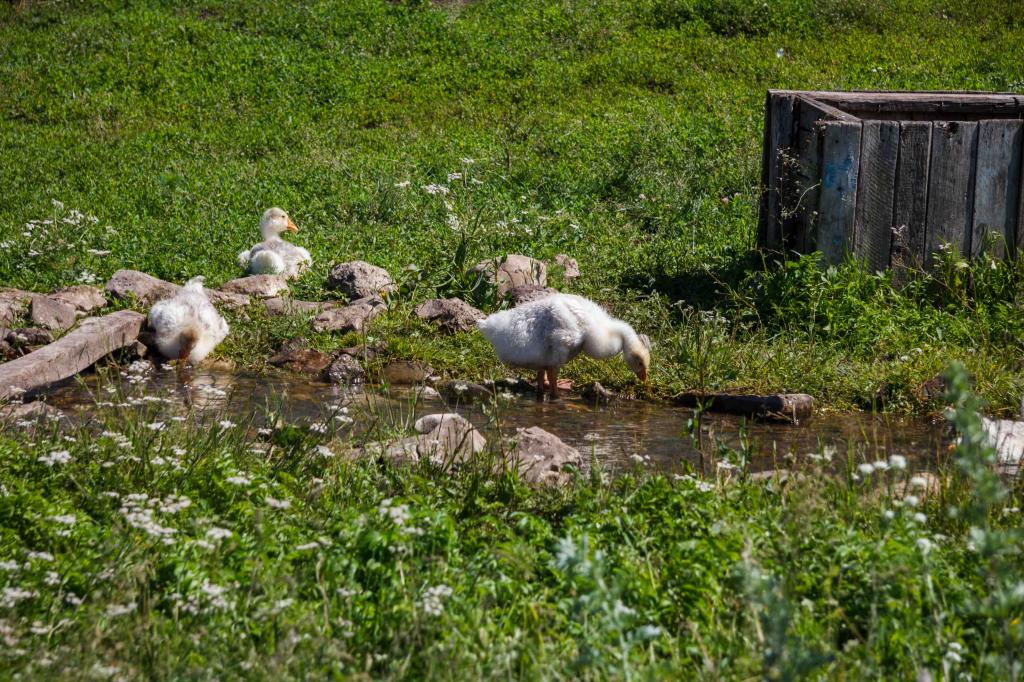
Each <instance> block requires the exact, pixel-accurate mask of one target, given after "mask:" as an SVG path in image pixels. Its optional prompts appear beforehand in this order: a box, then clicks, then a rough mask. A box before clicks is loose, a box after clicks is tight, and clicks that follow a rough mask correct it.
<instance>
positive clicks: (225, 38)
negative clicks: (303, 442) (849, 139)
mask: <svg viewBox="0 0 1024 682" xmlns="http://www.w3.org/2000/svg"><path fill="white" fill-rule="evenodd" d="M823 35H827V39H823V38H822V36H823ZM1022 37H1024V25H1022V22H1021V20H1020V18H1019V13H1017V12H1015V11H1014V10H1012V9H1011V8H1008V7H1007V6H1006V3H1002V2H995V1H994V0H991V1H989V0H982V1H980V2H966V1H964V0H947V1H945V2H942V1H939V0H903V1H901V2H897V3H883V2H859V1H855V0H827V1H825V2H811V1H810V0H782V1H779V2H771V3H767V4H765V3H758V2H747V1H745V0H644V1H641V2H625V1H613V2H559V3H544V2H527V3H522V2H515V3H513V2H505V1H498V0H488V1H485V2H469V3H445V4H441V5H433V4H431V3H426V2H411V3H388V2H380V1H377V0H373V1H371V0H357V1H354V2H345V3H327V2H311V3H304V4H301V5H295V4H292V3H260V5H259V6H258V7H252V6H250V3H232V2H209V3H190V4H185V5H178V4H175V5H172V4H161V3H156V2H148V3H126V4H121V3H106V4H100V3H57V2H39V3H36V2H24V3H14V4H10V3H4V4H3V5H2V6H0V82H2V83H3V84H4V85H3V87H2V88H0V186H2V187H3V188H4V200H3V201H2V202H0V230H2V235H3V238H2V239H0V241H2V242H3V243H4V244H5V245H6V246H5V248H4V249H3V250H2V251H0V281H2V282H4V283H5V284H8V285H11V286H18V287H24V288H30V289H35V290H47V289H51V288H53V287H56V286H59V285H65V284H70V283H74V282H76V281H79V280H81V279H83V278H86V279H89V278H91V277H95V278H96V279H97V280H98V281H102V280H104V279H105V278H106V277H108V276H109V275H110V274H111V273H112V272H113V271H114V270H116V269H117V268H121V267H130V268H137V269H140V270H144V271H147V272H150V273H152V274H154V275H156V276H159V277H162V278H165V279H170V280H174V281H183V280H184V279H186V278H188V277H191V276H193V275H196V274H204V275H206V276H207V277H208V280H209V282H210V283H211V284H214V285H215V284H217V283H219V282H222V281H225V280H227V279H229V278H232V277H234V276H236V275H238V274H239V272H238V269H237V265H236V263H235V255H236V254H237V253H238V252H239V251H240V250H242V249H243V248H246V247H248V246H249V245H250V244H251V243H252V242H253V241H254V240H255V238H256V225H257V220H258V217H259V214H260V212H261V211H262V210H263V209H264V208H266V207H268V206H271V205H280V206H283V207H284V208H286V209H287V210H288V211H289V212H290V213H291V215H292V216H293V217H294V219H295V221H296V222H297V223H298V225H299V226H300V228H301V230H302V231H301V232H300V233H299V234H298V235H297V236H296V241H297V242H298V243H300V244H302V245H304V246H306V247H308V248H309V249H310V250H311V251H312V253H313V255H314V258H315V262H316V265H315V267H314V269H313V270H312V271H311V272H310V273H309V274H307V275H306V276H305V277H304V278H303V279H302V280H301V281H300V282H299V283H297V284H296V286H294V287H293V291H294V293H295V295H297V296H300V297H303V298H322V297H325V296H327V295H328V292H326V291H324V288H323V285H324V282H325V276H326V273H327V271H328V269H329V267H330V265H331V264H332V263H336V262H341V261H345V260H350V259H355V258H361V259H365V260H368V261H371V262H373V263H375V264H378V265H381V266H383V267H386V268H387V269H388V270H390V271H391V272H392V273H393V274H394V275H395V276H396V277H397V278H399V279H401V280H403V281H405V282H406V283H407V284H408V286H407V288H406V291H407V295H406V296H405V297H404V298H403V299H402V300H401V301H399V302H398V304H397V305H396V307H395V310H394V311H392V312H391V314H389V316H388V317H386V318H384V319H382V320H381V321H380V323H379V327H380V330H381V331H380V332H376V333H377V334H378V335H381V336H384V337H387V338H388V340H392V339H391V337H394V339H393V340H394V341H395V343H394V344H393V345H394V347H395V349H396V351H395V352H396V353H400V354H401V355H403V356H405V357H414V358H420V359H426V360H429V361H430V362H432V363H434V364H435V366H436V367H437V369H439V370H441V371H443V372H446V373H449V374H452V375H455V374H458V375H460V376H462V377H464V378H482V377H484V376H487V375H488V374H491V373H495V372H498V371H500V370H499V368H498V367H497V365H496V362H495V360H494V358H493V354H492V353H491V352H490V350H489V349H488V348H487V347H486V345H484V344H482V343H480V342H479V340H478V339H473V338H470V337H469V336H468V335H467V336H460V337H456V338H453V339H444V340H438V339H437V338H436V336H435V335H433V334H432V333H430V331H429V330H428V329H427V328H425V327H422V326H419V325H417V324H415V323H413V322H410V321H409V320H408V316H407V313H408V311H409V310H410V309H411V304H412V303H414V302H415V301H417V300H420V299H422V298H424V297H427V296H430V295H434V294H435V293H437V292H438V291H441V292H443V291H444V290H445V285H446V283H447V282H450V281H451V280H452V278H453V277H455V278H457V277H459V276H461V275H462V271H463V270H464V268H465V264H467V263H468V264H471V263H472V262H475V261H476V260H477V259H482V258H488V257H493V256H496V255H501V254H504V253H508V252H519V253H524V254H527V255H530V256H534V257H537V258H543V259H550V258H552V257H553V256H554V255H555V254H556V253H560V252H565V253H569V254H571V255H573V256H575V257H576V258H578V259H579V261H580V263H581V267H582V270H583V273H584V277H583V278H582V280H581V281H580V282H578V283H577V284H574V285H573V286H572V287H571V289H572V290H574V291H577V292H579V293H582V294H585V295H589V296H592V297H594V298H596V299H598V300H599V301H601V302H603V303H605V304H607V305H608V306H609V307H610V308H612V310H613V311H614V312H616V313H617V314H619V315H621V316H623V317H625V318H627V319H629V320H631V321H632V322H634V323H636V324H637V326H639V327H641V328H642V329H643V330H644V331H647V332H649V333H650V334H651V336H652V337H653V338H654V339H655V342H656V348H655V368H654V371H653V372H652V380H653V386H654V391H655V394H656V395H661V396H666V395H670V394H672V393H674V392H676V391H679V390H682V389H694V388H697V389H705V388H724V389H741V388H743V389H752V390H764V391H769V390H771V391H774V390H792V391H808V392H811V393H813V394H815V395H816V396H817V397H818V398H819V400H820V402H821V404H823V405H825V406H830V407H836V408H849V407H873V408H878V407H883V408H886V409H892V410H901V411H908V410H916V411H922V410H929V409H933V408H934V405H931V404H928V403H927V402H926V401H923V400H921V399H920V397H919V394H918V392H917V391H916V390H915V389H916V387H917V386H918V385H919V384H920V383H921V382H923V381H925V380H926V379H929V378H930V377H931V376H933V375H934V373H935V372H936V371H938V370H939V369H940V368H941V367H942V366H943V365H944V364H945V362H947V361H949V360H951V359H960V360H963V361H964V362H965V363H967V365H968V367H969V368H970V369H971V371H972V372H973V373H974V374H975V375H976V376H977V381H978V388H979V390H980V391H981V393H982V394H983V395H984V396H985V397H986V398H987V399H988V400H989V402H990V405H991V406H992V409H995V410H999V411H1004V412H1005V411H1009V410H1012V409H1015V407H1016V405H1017V402H1018V398H1019V395H1020V394H1021V392H1022V390H1024V381H1022V377H1021V372H1020V357H1021V352H1022V348H1021V344H1020V338H1022V334H1021V332H1022V331H1024V330H1022V329H1021V326H1020V325H1021V323H1020V322H1019V320H1021V319H1024V316H1022V315H1021V314H1020V313H1021V303H1020V301H1019V300H1018V298H1019V297H1018V295H1017V291H1018V290H1019V289H1020V287H1015V286H1012V285H1013V284H1015V283H1017V282H1019V281H1020V280H1019V277H1018V274H1017V273H1018V267H1017V266H1016V265H1013V266H1011V267H1009V268H1008V269H1006V270H1005V271H1004V270H1002V269H1000V270H999V272H1001V273H1002V277H1003V279H1004V280H1005V281H1006V282H1008V285H1007V286H1005V287H1003V288H1002V289H1000V290H998V291H988V292H978V291H975V290H974V289H973V288H970V287H967V288H964V292H965V293H966V298H964V299H956V300H949V299H948V298H946V297H944V296H943V295H942V294H941V291H939V293H936V291H937V290H942V289H943V288H945V287H946V285H947V284H948V282H949V280H948V279H940V280H938V285H937V286H932V285H933V284H936V282H925V283H923V284H922V285H921V286H918V287H913V288H911V289H910V290H908V291H894V290H893V289H892V288H891V287H890V286H889V285H888V282H887V280H885V279H876V278H871V277H867V276H866V275H864V273H862V272H858V270H857V268H856V267H853V266H846V267H844V268H842V269H840V270H839V271H838V273H833V274H822V275H821V276H820V277H817V276H812V275H811V274H809V273H803V274H802V275H801V276H800V278H799V279H798V280H796V281H797V282H799V283H800V284H801V286H809V287H811V288H810V289H809V290H807V291H804V292H801V296H798V299H799V300H798V301H797V302H792V301H788V300H786V299H784V298H781V297H780V296H781V294H780V293H779V291H778V287H776V288H775V289H771V288H769V290H768V291H769V293H768V294H765V293H764V291H763V290H762V291H759V290H758V289H757V286H758V285H759V284H760V283H762V281H763V280H765V279H767V280H770V281H775V282H778V281H780V278H781V280H786V278H787V276H786V275H785V274H783V275H779V274H778V273H777V272H774V266H773V265H772V264H768V265H767V266H766V265H765V264H764V263H762V262H761V261H759V259H758V258H757V256H756V254H754V253H753V252H752V247H753V245H754V241H755V237H754V235H755V223H756V213H757V183H758V179H759V178H758V164H759V161H760V158H761V155H760V143H761V132H760V130H761V117H762V111H761V107H762V103H763V98H764V92H765V90H766V89H767V88H769V87H791V88H834V89H855V88H878V89H886V88H893V89H926V88H928V89H979V90H999V91H1021V90H1022V89H1024V82H1022V81H1021V76H1020V68H1019V65H1020V62H1021V57H1022V56H1024V52H1022V49H1021V47H1020V46H1021V44H1022V40H1021V39H1022ZM778 50H781V53H778V54H781V56H777V51H778ZM466 159H470V160H472V162H470V161H467V160H466ZM450 173H462V174H463V176H462V177H461V178H460V179H457V180H451V181H449V179H448V177H449V174H450ZM407 181H408V182H409V183H410V184H409V185H408V186H407V187H404V188H403V187H399V186H398V185H399V184H400V183H404V182H407ZM432 183H436V184H444V185H447V186H449V187H450V189H451V194H450V195H449V196H448V197H447V202H448V207H446V205H445V202H444V201H443V200H442V198H441V197H438V196H431V195H429V194H427V193H426V192H425V191H423V189H422V187H423V186H425V185H428V184H432ZM477 183H479V184H477ZM724 199H728V201H727V202H726V201H724ZM53 200H57V201H60V202H63V204H64V206H65V207H66V208H65V210H64V211H57V210H56V209H55V208H54V206H53V204H52V203H51V202H52V201H53ZM70 209H76V210H78V211H81V212H82V213H83V214H86V215H88V216H94V217H95V219H96V221H95V223H93V222H91V221H89V220H83V221H80V224H79V225H71V224H67V223H64V222H61V218H63V217H65V216H66V211H67V210H70ZM450 216H455V219H456V220H457V221H458V224H459V226H460V227H459V228H458V230H454V231H453V228H452V227H451V220H450ZM47 218H50V219H53V218H56V220H57V222H56V223H55V224H54V225H52V226H43V227H37V228H35V229H34V230H33V235H32V236H28V237H27V236H23V235H22V232H23V231H24V227H23V226H24V225H25V223H26V222H27V221H29V220H33V219H47ZM460 239H465V240H466V244H467V246H468V251H467V259H466V263H457V262H455V261H454V259H453V252H454V251H455V245H456V244H457V243H458V242H459V240H460ZM90 248H91V249H99V250H109V251H110V254H109V255H106V256H97V255H93V254H90V253H88V251H87V249H90ZM410 265H415V266H417V267H418V269H419V270H418V273H413V272H411V271H408V270H406V269H405V268H407V266H410ZM716 292H719V293H716ZM773 296H774V297H773ZM819 299H820V300H825V301H826V303H828V302H831V303H833V304H834V305H833V307H834V311H833V312H834V313H835V314H836V315H837V316H839V315H841V316H842V317H841V318H840V317H837V318H835V319H834V320H833V321H832V326H830V327H828V328H826V326H825V325H822V324H820V323H819V322H818V321H816V320H817V319H818V318H816V316H817V315H818V309H817V308H816V306H817V303H818V301H819ZM687 306H691V307H693V308H694V309H697V310H703V311H708V310H710V311H713V312H714V313H716V314H718V315H720V316H722V317H724V321H723V322H714V323H713V325H714V326H713V328H711V329H703V328H701V324H700V323H699V321H698V318H696V317H694V315H696V314H697V313H690V312H686V311H685V308H686V307H687ZM752 306H753V307H752ZM766 309H775V310H777V312H778V314H775V315H772V316H771V319H766V317H765V314H764V313H765V310H766ZM712 317H713V315H712ZM709 319H710V318H709ZM257 320H258V318H257ZM234 328H235V329H236V333H237V334H238V338H237V339H236V341H235V342H234V343H233V344H231V345H230V346H228V347H226V352H228V353H229V354H231V355H232V356H233V357H235V358H236V359H238V360H240V361H242V362H244V363H245V364H248V365H257V364H259V363H260V362H261V361H262V359H261V358H262V357H263V356H260V354H258V353H256V352H255V351H254V350H253V349H256V348H260V349H262V348H263V347H264V346H265V345H266V344H267V343H269V342H270V341H276V340H278V338H277V337H276V336H275V334H274V333H271V332H268V331H267V330H265V329H257V328H255V323H248V322H245V321H244V320H243V319H241V318H239V320H238V321H236V324H235V327H234ZM399 332H400V333H401V334H400V335H399V336H395V335H396V334H398V333H399ZM371 333H374V332H371ZM708 339H711V342H710V343H709V342H708ZM345 342H346V343H347V341H345ZM317 343H319V344H321V345H323V346H331V345H332V344H337V343H342V341H340V340H334V339H330V338H327V337H324V338H321V339H319V340H318V341H317ZM708 349H711V350H713V351H714V353H712V354H711V356H709V353H708ZM264 356H265V354H264ZM903 357H910V358H911V360H910V361H905V360H902V359H901V358H903ZM567 376H570V377H571V378H574V379H576V380H577V381H585V380H588V379H594V378H597V379H600V380H601V381H603V382H606V383H609V384H611V385H613V386H616V387H619V388H623V389H627V390H629V391H633V390H634V384H633V383H632V382H631V381H630V379H629V376H628V373H627V372H626V370H625V368H624V366H623V365H621V364H620V363H611V364H604V365H596V364H594V363H589V364H588V363H580V364H579V365H577V366H575V367H572V368H571V369H570V370H569V373H568V375H567Z"/></svg>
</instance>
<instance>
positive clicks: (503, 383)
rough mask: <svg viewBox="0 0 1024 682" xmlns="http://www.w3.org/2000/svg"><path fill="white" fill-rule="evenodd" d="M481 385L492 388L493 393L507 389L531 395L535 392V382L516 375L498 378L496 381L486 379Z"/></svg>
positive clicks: (518, 393) (519, 393) (511, 391)
mask: <svg viewBox="0 0 1024 682" xmlns="http://www.w3.org/2000/svg"><path fill="white" fill-rule="evenodd" d="M483 385H484V386H486V387H487V388H488V389H489V390H493V391H494V392H495V393H501V392H503V391H507V392H509V393H514V394H516V395H533V394H535V393H536V392H537V385H536V384H533V383H531V382H529V381H526V380H525V379H519V378H517V377H505V378H504V379H498V380H497V381H491V380H489V379H488V380H487V381H485V382H484V384H483Z"/></svg>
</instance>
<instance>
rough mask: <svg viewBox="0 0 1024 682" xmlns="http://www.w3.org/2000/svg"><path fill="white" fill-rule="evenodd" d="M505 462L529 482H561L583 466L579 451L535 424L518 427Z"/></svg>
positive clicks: (568, 480)
mask: <svg viewBox="0 0 1024 682" xmlns="http://www.w3.org/2000/svg"><path fill="white" fill-rule="evenodd" d="M514 440H515V447H514V449H513V451H512V453H511V454H510V460H509V463H510V464H512V465H514V466H515V467H516V469H517V470H518V471H519V475H520V476H522V477H523V479H524V480H526V481H527V482H529V483H537V484H542V485H564V484H566V483H569V482H570V481H572V477H573V473H572V472H573V471H574V470H579V469H580V468H581V467H582V466H583V457H582V456H581V455H580V453H579V451H578V450H577V449H576V448H574V447H572V446H570V445H567V444H566V443H564V442H563V441H562V440H561V439H560V438H559V437H558V436H556V435H554V434H553V433H549V432H547V431H545V430H544V429H542V428H540V427H539V426H531V427H530V428H528V429H522V430H521V431H519V432H518V433H517V434H516V436H515V439H514Z"/></svg>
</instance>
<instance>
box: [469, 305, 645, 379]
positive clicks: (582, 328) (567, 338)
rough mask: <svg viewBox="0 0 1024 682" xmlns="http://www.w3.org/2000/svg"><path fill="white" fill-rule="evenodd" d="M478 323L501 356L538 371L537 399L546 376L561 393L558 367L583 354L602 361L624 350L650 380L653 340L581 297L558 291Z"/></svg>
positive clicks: (630, 363)
mask: <svg viewBox="0 0 1024 682" xmlns="http://www.w3.org/2000/svg"><path fill="white" fill-rule="evenodd" d="M476 325H477V328H478V329H479V330H480V333H481V334H483V335H484V337H485V338H486V339H487V340H488V341H490V342H491V345H492V346H494V350H495V352H496V353H497V354H498V359H499V360H501V361H502V362H503V363H505V364H506V365H510V366H512V367H520V368H523V369H532V370H536V372H537V397H538V399H540V398H543V396H544V378H545V375H546V376H547V380H548V388H549V391H550V393H551V396H552V397H556V396H557V395H558V371H559V370H560V369H561V368H562V366H563V365H565V364H566V363H568V362H569V361H570V360H572V359H573V358H574V357H576V356H577V355H579V354H580V353H583V354H584V355H586V356H588V357H591V358H596V359H599V360H603V359H606V358H611V357H614V356H616V355H618V354H619V353H622V355H623V358H624V359H625V361H626V364H627V365H628V366H629V368H630V369H631V370H633V372H634V373H635V374H636V375H637V376H638V377H639V378H640V380H641V381H647V369H648V367H649V366H650V364H651V342H650V340H649V339H648V338H647V337H646V336H644V335H642V334H637V333H636V332H635V331H634V330H633V328H632V327H631V326H629V324H627V323H626V322H623V321H622V320H617V319H615V318H614V317H612V316H610V315H609V314H608V313H607V312H605V310H604V309H603V308H602V307H601V306H599V305H597V304H596V303H594V302H593V301H589V300H587V299H585V298H583V297H581V296H573V295H571V294H554V295H553V296H549V297H548V298H544V299H541V300H539V301H534V302H532V303H525V304H523V305H521V306H518V307H516V308H511V309H509V310H503V311H501V312H498V313H494V314H493V315H490V316H489V317H487V318H486V319H484V320H480V321H478V322H477V323H476Z"/></svg>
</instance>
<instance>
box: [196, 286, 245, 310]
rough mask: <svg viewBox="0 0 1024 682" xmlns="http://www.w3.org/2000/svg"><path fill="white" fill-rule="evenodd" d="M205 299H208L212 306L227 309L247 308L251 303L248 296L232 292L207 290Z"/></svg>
mask: <svg viewBox="0 0 1024 682" xmlns="http://www.w3.org/2000/svg"><path fill="white" fill-rule="evenodd" d="M206 297H207V298H209V299H210V302H211V303H213V304H214V305H219V306H225V307H228V308H248V307H249V304H250V303H252V299H250V298H249V297H248V296H246V295H245V294H239V293H236V292H234V291H220V290H218V289H207V290H206Z"/></svg>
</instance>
